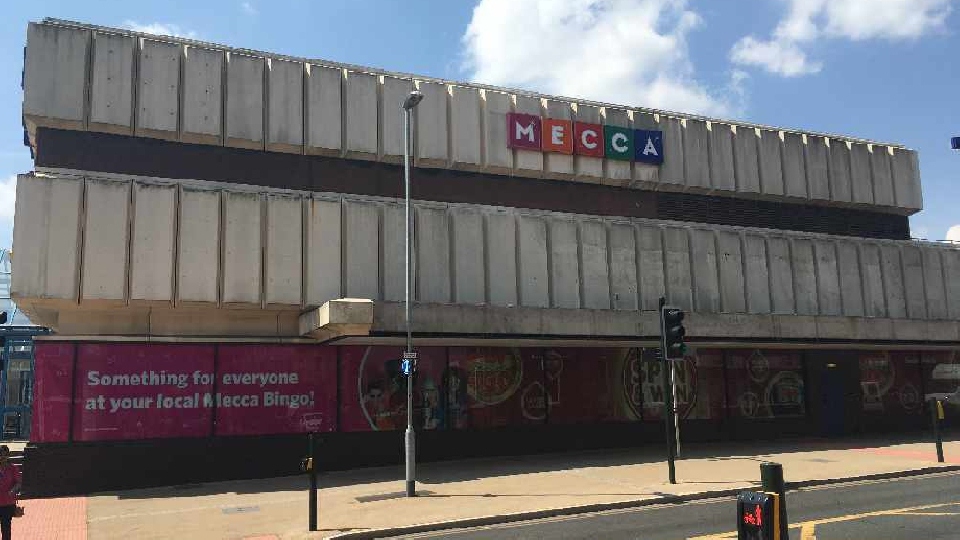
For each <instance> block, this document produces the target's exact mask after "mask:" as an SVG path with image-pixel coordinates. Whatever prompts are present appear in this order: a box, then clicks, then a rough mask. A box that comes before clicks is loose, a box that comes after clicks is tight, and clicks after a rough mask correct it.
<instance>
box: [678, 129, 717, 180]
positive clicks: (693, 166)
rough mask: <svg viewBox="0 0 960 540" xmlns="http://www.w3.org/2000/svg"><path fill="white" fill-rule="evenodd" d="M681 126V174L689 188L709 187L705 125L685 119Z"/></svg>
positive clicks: (707, 145) (707, 143) (708, 160)
mask: <svg viewBox="0 0 960 540" xmlns="http://www.w3.org/2000/svg"><path fill="white" fill-rule="evenodd" d="M681 126H683V173H684V177H685V179H686V184H687V186H689V187H699V188H704V189H707V188H709V187H710V174H711V172H712V171H710V149H709V145H710V143H709V142H707V140H708V137H709V134H708V132H707V123H706V122H705V121H703V120H694V119H691V118H686V119H684V120H683V121H682V122H681Z"/></svg>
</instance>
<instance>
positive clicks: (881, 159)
mask: <svg viewBox="0 0 960 540" xmlns="http://www.w3.org/2000/svg"><path fill="white" fill-rule="evenodd" d="M867 149H868V150H869V152H870V172H871V174H872V176H873V201H874V203H876V204H879V205H883V206H893V204H894V202H895V201H894V195H893V172H892V171H891V170H890V149H889V148H888V147H886V146H880V145H875V144H874V145H868V147H867Z"/></svg>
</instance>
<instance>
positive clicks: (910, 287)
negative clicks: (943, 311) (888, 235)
mask: <svg viewBox="0 0 960 540" xmlns="http://www.w3.org/2000/svg"><path fill="white" fill-rule="evenodd" d="M900 257H901V259H902V261H903V284H904V292H905V293H906V302H907V317H909V318H911V319H926V318H927V293H926V288H925V287H924V284H923V256H922V254H921V253H920V248H918V247H916V246H910V245H905V246H901V247H900Z"/></svg>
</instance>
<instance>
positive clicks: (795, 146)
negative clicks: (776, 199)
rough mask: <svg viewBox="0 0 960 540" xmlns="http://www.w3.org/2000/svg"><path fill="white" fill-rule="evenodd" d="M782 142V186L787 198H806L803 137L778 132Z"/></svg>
mask: <svg viewBox="0 0 960 540" xmlns="http://www.w3.org/2000/svg"><path fill="white" fill-rule="evenodd" d="M780 138H781V140H782V141H783V149H782V152H783V154H782V156H783V185H784V194H785V195H787V196H788V197H801V198H807V195H808V190H807V172H806V167H804V163H803V135H800V134H798V133H790V132H787V131H781V132H780Z"/></svg>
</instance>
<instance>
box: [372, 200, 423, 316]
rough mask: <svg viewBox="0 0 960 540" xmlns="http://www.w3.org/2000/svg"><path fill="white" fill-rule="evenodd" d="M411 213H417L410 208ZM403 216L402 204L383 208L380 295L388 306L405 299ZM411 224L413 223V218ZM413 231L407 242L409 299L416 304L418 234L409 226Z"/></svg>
mask: <svg viewBox="0 0 960 540" xmlns="http://www.w3.org/2000/svg"><path fill="white" fill-rule="evenodd" d="M410 211H411V212H416V209H415V207H413V206H411V208H410ZM404 219H406V212H405V210H404V207H403V204H396V203H391V204H386V205H384V207H383V226H382V227H381V233H380V234H381V237H380V247H381V250H382V251H381V255H380V266H381V267H380V280H381V286H382V289H381V290H382V291H383V299H384V300H387V301H390V302H399V301H402V300H403V299H404V294H405V291H406V289H405V285H404V279H405V277H406V274H405V269H404V249H406V247H405V246H406V243H405V242H406V240H405V235H404V232H405V230H406V229H405V226H404ZM410 219H411V220H412V219H414V218H413V217H412V216H411V218H410ZM412 227H414V228H413V230H412V232H411V238H410V244H411V247H410V272H411V274H412V275H413V276H414V277H412V278H411V280H412V282H411V285H410V286H411V287H413V289H411V291H410V295H411V299H412V300H416V294H417V291H416V286H417V285H416V267H417V260H418V257H417V241H418V237H417V232H418V231H417V230H416V228H415V227H416V225H412Z"/></svg>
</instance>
